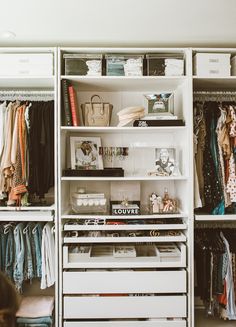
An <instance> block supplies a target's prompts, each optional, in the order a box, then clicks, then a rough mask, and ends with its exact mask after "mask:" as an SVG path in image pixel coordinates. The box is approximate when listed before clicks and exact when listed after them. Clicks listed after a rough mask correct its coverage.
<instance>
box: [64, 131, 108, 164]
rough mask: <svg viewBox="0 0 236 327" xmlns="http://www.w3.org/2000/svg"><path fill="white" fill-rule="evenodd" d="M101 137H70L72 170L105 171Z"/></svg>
mask: <svg viewBox="0 0 236 327" xmlns="http://www.w3.org/2000/svg"><path fill="white" fill-rule="evenodd" d="M100 146H101V138H100V137H75V136H71V137H70V149H71V168H72V169H88V170H90V169H103V161H102V157H101V156H100V155H99V147H100Z"/></svg>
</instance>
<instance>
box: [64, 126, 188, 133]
mask: <svg viewBox="0 0 236 327" xmlns="http://www.w3.org/2000/svg"><path fill="white" fill-rule="evenodd" d="M61 130H62V131H70V132H80V133H100V134H104V133H119V134H120V133H137V132H138V133H153V132H168V133H169V132H173V131H175V132H176V131H185V130H187V128H186V126H158V127H132V126H130V127H117V126H110V127H86V126H77V127H76V126H62V127H61Z"/></svg>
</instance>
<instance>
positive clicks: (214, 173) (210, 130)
mask: <svg viewBox="0 0 236 327" xmlns="http://www.w3.org/2000/svg"><path fill="white" fill-rule="evenodd" d="M194 140H195V144H196V145H195V164H196V175H197V181H198V183H196V184H195V188H197V190H196V191H197V194H199V196H200V200H201V201H199V199H197V201H195V208H202V209H201V211H202V212H204V213H211V214H215V215H217V214H221V215H222V214H224V213H227V212H232V210H233V212H234V213H236V190H235V182H236V176H235V159H236V104H234V103H232V102H231V103H229V102H222V103H219V102H216V101H204V102H202V101H201V102H199V101H196V102H194Z"/></svg>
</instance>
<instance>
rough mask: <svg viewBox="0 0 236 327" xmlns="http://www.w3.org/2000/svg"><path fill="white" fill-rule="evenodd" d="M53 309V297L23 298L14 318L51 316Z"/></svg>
mask: <svg viewBox="0 0 236 327" xmlns="http://www.w3.org/2000/svg"><path fill="white" fill-rule="evenodd" d="M53 308H54V297H53V296H25V297H23V299H22V301H21V305H20V309H19V310H18V311H17V313H16V317H22V318H24V317H26V318H39V317H47V316H52V312H53Z"/></svg>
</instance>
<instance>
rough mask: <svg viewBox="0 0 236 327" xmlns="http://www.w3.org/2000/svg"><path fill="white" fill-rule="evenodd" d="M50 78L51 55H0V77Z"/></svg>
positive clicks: (51, 67) (51, 73) (51, 68)
mask: <svg viewBox="0 0 236 327" xmlns="http://www.w3.org/2000/svg"><path fill="white" fill-rule="evenodd" d="M17 75H19V76H52V75H53V54H52V53H40V54H38V53H1V54H0V76H17Z"/></svg>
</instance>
